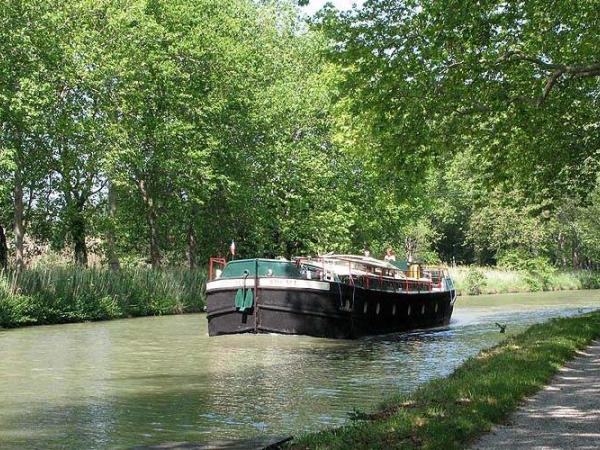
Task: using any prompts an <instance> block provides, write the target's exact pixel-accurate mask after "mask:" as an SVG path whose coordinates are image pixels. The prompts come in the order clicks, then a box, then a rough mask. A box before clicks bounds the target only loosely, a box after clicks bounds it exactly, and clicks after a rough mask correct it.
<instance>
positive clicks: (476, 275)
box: [464, 267, 487, 295]
mask: <svg viewBox="0 0 600 450" xmlns="http://www.w3.org/2000/svg"><path fill="white" fill-rule="evenodd" d="M464 283H465V288H466V290H467V293H468V294H469V295H479V294H481V291H482V289H483V288H484V287H485V286H486V283H487V278H486V276H485V274H484V273H483V271H482V270H481V269H478V268H476V267H471V268H470V269H469V272H468V273H467V276H466V277H465V281H464Z"/></svg>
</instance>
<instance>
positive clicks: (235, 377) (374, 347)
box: [0, 291, 600, 448]
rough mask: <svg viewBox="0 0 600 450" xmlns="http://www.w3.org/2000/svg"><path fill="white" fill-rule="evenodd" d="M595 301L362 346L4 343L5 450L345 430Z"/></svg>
mask: <svg viewBox="0 0 600 450" xmlns="http://www.w3.org/2000/svg"><path fill="white" fill-rule="evenodd" d="M599 303H600V293H599V292H598V291H588V292H571V293H549V294H537V295H510V296H494V297H483V296H482V297H478V298H473V299H461V300H459V301H458V303H457V309H456V312H455V315H454V320H453V322H452V323H451V325H450V326H449V327H446V328H441V329H436V330H428V331H419V332H415V333H410V334H396V335H387V336H377V337H370V338H366V339H362V340H359V341H335V340H325V339H315V338H308V337H290V336H271V335H264V336H229V337H218V338H210V339H209V338H208V337H207V330H206V320H205V317H204V316H201V315H194V316H177V317H161V318H146V319H131V320H124V321H114V322H104V323H93V324H78V325H65V326H54V327H39V328H29V329H21V330H11V331H3V332H0V394H1V395H2V398H3V405H2V406H3V407H2V408H1V409H0V447H2V448H11V447H13V448H23V447H37V448H53V447H54V448H56V447H61V448H106V447H111V448H114V447H129V446H134V445H144V444H145V445H150V444H156V443H161V442H172V441H178V442H181V441H190V442H199V443H208V442H213V441H215V440H222V439H240V438H251V437H254V436H264V435H277V436H280V435H285V434H295V433H298V432H301V431H305V430H315V429H318V428H320V427H325V426H330V425H340V424H342V423H344V422H345V421H346V420H347V413H348V412H349V411H351V410H352V409H353V408H358V409H361V410H368V409H369V408H373V407H374V406H375V405H376V404H377V403H378V402H379V401H380V400H381V399H382V398H383V397H385V396H387V395H390V394H393V393H397V392H409V391H411V390H413V389H414V388H415V387H416V386H417V385H419V384H421V383H423V382H425V381H427V380H429V379H431V378H432V377H439V376H444V375H447V374H448V373H450V372H451V371H452V370H454V368H455V367H456V366H458V365H459V364H460V363H461V362H462V361H463V360H464V359H465V358H467V357H469V356H472V355H474V354H475V353H477V352H478V351H479V350H480V349H481V348H484V347H488V346H491V345H494V344H495V343H497V342H498V341H499V340H500V339H502V338H504V337H505V336H507V335H511V334H514V333H517V332H518V331H520V330H522V329H523V328H525V327H526V326H527V325H529V324H531V323H534V322H538V321H542V320H545V319H548V318H550V317H555V316H559V315H569V314H578V313H580V312H583V311H587V310H590V309H592V308H596V307H597V306H598V305H599ZM494 322H506V323H508V329H507V333H506V334H505V335H502V334H500V333H498V329H497V328H496V326H495V325H494Z"/></svg>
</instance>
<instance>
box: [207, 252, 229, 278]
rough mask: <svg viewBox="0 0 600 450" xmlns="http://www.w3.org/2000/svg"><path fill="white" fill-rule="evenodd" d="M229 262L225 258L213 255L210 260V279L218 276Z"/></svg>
mask: <svg viewBox="0 0 600 450" xmlns="http://www.w3.org/2000/svg"><path fill="white" fill-rule="evenodd" d="M226 264H227V260H226V259H225V258H214V257H211V258H210V259H209V261H208V281H212V280H214V279H215V278H218V276H219V272H222V271H223V269H224V268H225V265H226Z"/></svg>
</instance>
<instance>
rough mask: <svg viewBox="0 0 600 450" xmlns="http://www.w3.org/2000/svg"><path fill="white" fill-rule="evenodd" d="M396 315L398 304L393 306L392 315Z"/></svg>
mask: <svg viewBox="0 0 600 450" xmlns="http://www.w3.org/2000/svg"><path fill="white" fill-rule="evenodd" d="M395 315H396V305H394V306H393V307H392V316H395Z"/></svg>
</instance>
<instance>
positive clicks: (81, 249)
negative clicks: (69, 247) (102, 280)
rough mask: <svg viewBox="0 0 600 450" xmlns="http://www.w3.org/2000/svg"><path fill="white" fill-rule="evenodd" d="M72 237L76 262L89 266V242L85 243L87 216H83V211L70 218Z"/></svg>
mask: <svg viewBox="0 0 600 450" xmlns="http://www.w3.org/2000/svg"><path fill="white" fill-rule="evenodd" d="M70 227H71V237H72V238H73V244H74V250H75V264H77V265H79V266H83V267H87V264H88V252H87V244H86V243H85V237H86V224H85V218H84V217H83V211H79V210H78V211H77V212H76V213H75V214H74V215H73V217H72V218H71V220H70Z"/></svg>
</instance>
